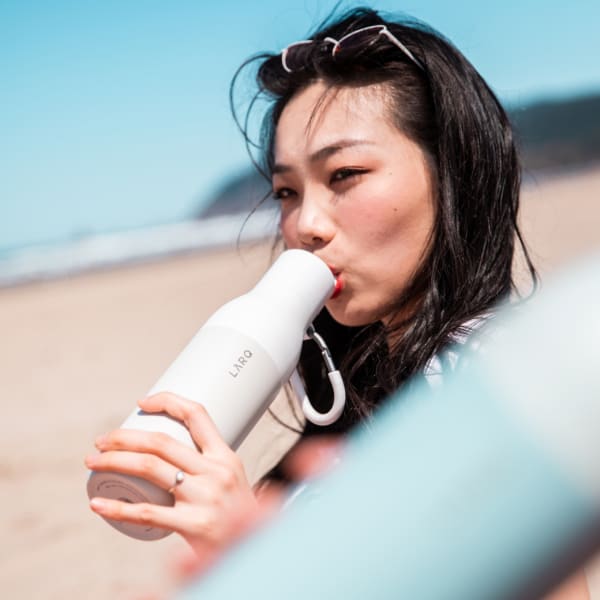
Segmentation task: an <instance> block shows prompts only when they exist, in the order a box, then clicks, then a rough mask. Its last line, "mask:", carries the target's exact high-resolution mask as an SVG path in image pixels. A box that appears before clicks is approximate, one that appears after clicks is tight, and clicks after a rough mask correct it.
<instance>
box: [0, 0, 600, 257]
mask: <svg viewBox="0 0 600 600" xmlns="http://www.w3.org/2000/svg"><path fill="white" fill-rule="evenodd" d="M334 4H335V3H334V2H331V1H320V2H319V1H317V0H292V1H287V2H285V1H282V0H265V1H260V0H254V1H253V2H247V1H242V0H237V1H229V2H228V1H222V2H218V3H213V2H210V3H209V2H201V1H200V0H194V1H192V0H188V1H184V0H172V1H170V2H167V1H166V0H164V1H162V2H159V1H158V0H143V1H142V0H139V1H133V0H121V1H117V0H103V1H100V0H96V1H92V0H87V1H84V0H80V1H75V0H71V1H66V0H55V1H53V2H49V1H45V2H43V1H29V2H28V1H18V0H0V106H2V110H1V111H0V249H2V248H9V247H14V246H20V245H23V244H29V243H36V242H42V241H51V240H60V239H65V238H68V237H70V236H73V235H82V234H85V233H89V232H101V231H110V230H115V229H127V228H131V227H142V226H147V225H152V224H158V223H164V222H173V221H177V220H179V219H183V218H186V217H188V216H189V215H191V214H193V213H194V212H195V211H196V210H197V207H198V206H199V204H200V203H201V202H202V201H204V200H206V199H207V198H209V197H210V195H211V194H212V193H214V192H215V190H216V189H218V188H219V186H220V185H221V184H222V182H223V181H224V179H225V178H226V177H227V176H228V175H229V174H231V173H232V172H235V171H236V170H239V169H241V168H243V167H245V166H246V165H247V164H248V160H247V157H246V154H245V149H244V146H243V143H242V140H241V137H240V135H239V134H238V133H237V131H236V129H235V127H234V125H233V121H232V119H231V116H230V113H229V106H228V88H229V82H230V79H231V77H232V75H233V73H234V71H235V69H236V68H237V66H238V65H239V64H240V63H241V62H242V61H243V60H244V59H245V58H246V57H248V56H249V55H250V54H253V53H255V52H257V51H259V50H270V51H273V50H279V49H281V48H282V47H283V46H285V45H287V44H288V43H289V42H291V41H294V40H297V39H302V38H304V37H305V34H306V33H307V32H308V31H309V30H310V29H311V28H312V26H313V25H314V24H315V23H318V22H319V21H320V20H321V19H322V18H323V17H324V16H326V15H327V14H328V12H329V10H330V9H331V7H332V6H333V5H334ZM341 5H342V6H343V7H349V6H354V5H355V3H352V2H343V3H341ZM371 6H373V7H374V8H377V9H381V10H386V11H399V10H401V11H403V12H405V13H408V14H410V15H412V16H415V17H417V18H420V19H422V20H424V21H426V22H428V23H429V24H430V25H433V26H434V27H436V28H437V29H439V30H440V31H442V32H443V33H444V34H445V35H447V36H448V37H449V38H450V39H452V40H453V41H454V42H455V44H456V45H457V46H458V47H459V48H460V49H461V50H462V51H463V52H464V53H465V54H466V55H467V57H469V58H470V59H471V61H472V62H473V63H474V64H475V66H476V67H477V68H478V69H479V70H480V71H481V73H482V74H483V75H484V77H485V78H486V79H487V80H488V82H489V83H490V84H491V86H492V87H493V88H494V89H495V90H496V92H497V93H498V94H499V96H500V97H501V98H502V99H503V100H506V101H510V102H513V103H518V102H526V101H529V100H531V99H533V98H540V97H544V96H547V95H551V96H556V95H560V96H568V95H572V94H578V93H583V92H586V91H590V90H593V91H598V90H600V67H599V66H598V63H597V60H598V57H599V56H600V36H598V33H597V30H598V25H599V24H600V2H598V1H597V0H578V1H577V0H575V1H573V2H570V3H566V2H558V1H556V0H521V1H516V0H505V1H504V2H495V3H487V2H482V1H481V0H479V1H475V0H463V1H461V0H455V1H454V2H447V1H442V0H408V1H406V2H404V3H400V2H389V1H380V2H377V1H376V2H374V3H372V4H371Z"/></svg>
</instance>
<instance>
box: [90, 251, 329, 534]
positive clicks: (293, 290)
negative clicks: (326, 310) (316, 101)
mask: <svg viewBox="0 0 600 600" xmlns="http://www.w3.org/2000/svg"><path fill="white" fill-rule="evenodd" d="M334 285H335V279H334V276H333V274H332V272H331V270H330V269H329V267H328V266H327V265H326V264H325V263H324V262H323V261H322V260H321V259H319V258H318V257H316V256H315V255H313V254H311V253H309V252H306V251H304V250H287V251H285V252H283V253H282V254H281V256H280V257H279V258H278V259H277V260H276V262H275V263H274V264H273V266H272V267H271V268H270V269H269V270H268V271H267V272H266V274H265V275H264V276H263V278H262V279H261V280H260V281H259V282H258V283H257V284H256V286H255V287H254V288H253V289H252V290H251V291H250V292H248V293H246V294H244V295H242V296H239V297H237V298H235V299H233V300H231V301H230V302H228V303H227V304H225V305H223V306H222V307H221V308H220V309H218V310H217V311H216V312H215V313H214V314H213V315H212V316H211V317H210V318H209V319H208V321H207V322H206V323H205V324H204V325H203V326H202V328H201V329H200V330H199V331H198V333H196V335H195V336H194V337H193V338H192V340H191V341H190V342H189V344H188V345H187V346H186V347H185V348H184V350H183V351H182V352H181V354H180V355H179V356H178V357H177V358H176V360H175V361H174V362H173V364H172V365H171V366H170V367H169V368H168V369H167V371H166V372H165V373H164V374H163V375H162V377H161V378H160V379H159V380H158V381H157V382H156V384H155V385H154V386H153V387H152V389H151V390H150V391H149V395H152V394H155V393H158V392H164V391H168V392H172V393H174V394H177V395H179V396H182V397H184V398H188V399H190V400H194V401H196V402H199V403H201V404H202V405H203V406H204V407H205V408H206V410H207V412H208V414H209V415H210V416H211V418H212V420H213V421H214V422H215V425H216V426H217V428H218V430H219V432H220V433H221V435H222V437H223V439H224V440H225V442H226V443H227V444H229V445H230V446H231V447H232V448H233V449H235V448H237V447H238V446H239V444H240V443H241V442H242V441H243V439H244V438H245V437H246V435H247V434H248V433H249V431H250V430H251V429H252V427H253V426H254V425H255V424H256V422H257V421H258V419H259V418H260V417H261V415H262V414H263V413H264V412H265V410H266V409H267V407H268V406H269V404H270V403H271V402H272V401H273V399H274V397H275V396H276V394H277V392H278V391H279V389H280V388H281V386H282V385H283V384H284V383H285V382H286V381H287V380H288V379H289V378H290V376H291V375H292V373H293V371H294V369H295V367H296V365H297V363H298V360H299V357H300V350H301V347H302V341H303V339H304V335H305V332H306V330H307V328H308V326H309V325H310V324H311V322H312V320H313V319H314V318H315V316H316V315H317V313H318V312H319V311H320V310H321V309H322V307H323V306H324V304H325V302H326V301H327V300H328V299H329V298H330V297H331V295H332V292H333V290H334ZM121 427H122V428H125V429H138V430H145V431H160V432H163V433H166V434H168V435H170V436H171V437H173V438H175V439H177V440H179V441H180V442H183V443H185V444H187V445H189V446H190V447H192V448H195V444H194V442H193V440H192V438H191V436H190V434H189V432H188V430H187V429H186V428H185V427H184V426H183V425H182V424H181V423H180V422H179V421H177V420H175V419H172V418H170V417H168V416H165V415H164V414H149V413H145V412H143V411H142V410H140V409H137V410H135V411H134V412H133V413H132V414H131V415H130V416H129V417H128V418H127V419H126V420H125V422H124V423H123V424H122V425H121ZM87 491H88V496H89V497H90V498H92V497H95V496H100V497H105V498H111V499H118V500H121V501H125V502H132V503H136V502H150V503H153V504H162V505H166V506H169V505H173V501H174V500H173V496H172V495H171V494H169V493H168V492H167V491H166V490H164V489H162V488H160V487H158V486H156V485H154V484H152V483H150V482H148V481H146V480H144V479H141V478H139V477H135V476H131V475H125V474H122V473H113V472H100V471H94V472H92V473H91V475H90V478H89V480H88V484H87ZM107 521H108V522H109V523H110V524H111V525H113V526H114V527H115V528H116V529H118V530H119V531H121V532H122V533H125V534H127V535H129V536H131V537H135V538H138V539H145V540H152V539H158V538H161V537H164V536H166V535H168V534H169V533H170V532H169V531H167V530H164V529H161V528H158V527H152V526H144V525H134V524H131V523H126V522H119V521H114V520H109V519H107Z"/></svg>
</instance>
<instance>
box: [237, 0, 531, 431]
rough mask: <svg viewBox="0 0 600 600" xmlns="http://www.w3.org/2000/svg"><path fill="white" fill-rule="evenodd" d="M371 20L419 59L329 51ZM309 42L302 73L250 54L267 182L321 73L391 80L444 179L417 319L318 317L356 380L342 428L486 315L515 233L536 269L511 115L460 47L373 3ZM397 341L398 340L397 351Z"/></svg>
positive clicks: (397, 118) (321, 399) (407, 125)
mask: <svg viewBox="0 0 600 600" xmlns="http://www.w3.org/2000/svg"><path fill="white" fill-rule="evenodd" d="M372 25H385V26H387V28H388V30H389V31H390V32H391V33H392V34H393V35H395V36H396V37H397V38H398V39H399V40H400V41H401V42H402V44H404V45H405V46H406V48H407V49H408V50H409V51H410V53H412V55H413V56H414V58H415V59H416V62H417V63H418V64H416V62H415V61H413V60H411V59H410V58H409V57H408V56H406V54H405V53H403V52H402V51H400V49H399V48H398V47H396V46H395V45H394V44H392V43H391V42H389V41H388V40H386V39H385V37H383V36H380V37H379V38H378V39H377V43H373V44H366V45H364V47H361V48H360V49H357V50H356V51H355V52H347V53H342V52H340V53H339V55H337V56H332V53H331V51H324V49H325V48H326V47H327V45H328V44H329V42H327V41H326V40H325V38H333V39H335V40H339V39H340V38H341V37H343V36H344V35H346V34H348V33H350V32H352V31H355V30H357V29H359V28H362V27H368V26H372ZM308 38H309V39H311V40H314V43H312V44H306V45H303V46H302V47H301V48H298V51H299V52H301V53H302V59H303V60H302V65H303V66H302V68H300V69H298V70H296V71H294V72H291V73H289V72H287V71H286V70H285V69H284V68H283V66H282V62H281V55H279V54H263V55H260V56H258V57H255V58H254V59H252V60H254V61H256V60H258V61H259V62H260V66H259V68H258V72H257V75H256V81H257V84H258V93H257V96H255V98H254V99H255V100H256V99H257V98H258V97H264V96H266V97H267V98H268V99H269V100H270V101H271V105H270V108H269V110H268V112H267V113H266V115H265V117H264V120H263V127H262V135H261V144H260V145H259V148H260V150H261V152H262V155H261V158H260V160H259V161H257V162H256V163H255V164H256V165H257V167H258V168H259V169H260V170H261V172H263V174H265V176H266V177H268V178H269V179H270V173H271V168H272V166H273V143H274V134H275V130H276V127H277V123H278V121H279V118H280V116H281V114H282V112H283V109H284V108H285V106H286V105H287V103H288V102H289V101H290V99H291V98H293V97H294V96H295V95H296V94H298V93H299V92H300V91H302V90H303V89H305V88H306V87H308V86H309V85H311V84H312V83H315V82H316V81H320V82H323V83H324V84H325V85H326V86H327V88H328V89H330V90H333V91H335V90H336V89H339V88H342V87H362V86H366V85H372V84H382V85H383V87H384V89H385V91H386V92H387V94H386V95H387V98H388V100H389V102H387V105H389V110H390V115H391V117H392V119H393V120H394V123H395V125H396V126H397V127H398V129H399V130H401V131H402V132H403V133H404V134H405V135H407V136H408V137H409V138H410V139H411V140H412V141H414V142H416V143H417V144H418V145H419V147H420V148H421V150H422V151H423V152H424V154H425V156H426V157H427V159H428V163H429V167H430V170H431V175H432V181H434V187H435V201H436V219H435V224H434V228H433V231H432V233H431V238H430V241H429V246H428V250H427V252H426V254H425V256H424V257H423V259H422V261H421V264H420V265H419V268H418V269H417V271H416V272H415V274H414V276H413V278H412V280H411V281H410V283H409V284H408V286H407V287H406V289H405V290H404V293H403V294H402V296H401V297H400V298H398V299H397V304H396V309H397V311H398V314H399V315H400V314H402V315H407V314H408V315H409V316H406V317H404V318H403V319H402V320H401V322H399V323H397V325H395V331H394V332H393V333H394V335H393V336H390V331H389V330H386V329H385V328H384V327H383V325H381V324H380V323H375V324H372V325H369V326H366V327H361V328H349V327H344V326H342V325H340V324H338V323H336V322H335V321H334V320H333V319H332V318H331V317H330V316H329V314H328V313H327V311H323V312H322V313H321V314H320V315H319V317H318V318H317V321H316V327H317V329H318V330H319V331H320V333H321V334H322V335H323V337H325V339H326V340H327V341H328V343H329V344H330V349H331V350H332V354H333V356H334V359H336V360H337V361H338V362H341V369H342V373H343V375H344V378H345V381H346V384H347V385H348V387H349V389H348V391H349V406H348V410H347V411H345V413H344V415H343V417H342V419H341V420H340V422H338V423H337V424H335V425H334V426H331V427H329V428H325V431H329V432H331V431H332V430H333V431H345V430H346V429H348V428H349V427H351V426H352V425H354V424H355V423H357V422H360V421H362V420H364V419H365V418H366V417H367V416H368V415H369V414H370V413H371V412H372V411H373V410H374V408H375V407H376V406H377V405H378V404H379V403H380V402H381V400H382V399H383V398H385V397H386V396H387V395H389V394H390V393H392V392H393V391H394V390H396V389H397V388H398V387H400V386H402V385H403V384H404V383H405V382H406V381H407V380H408V379H409V378H411V377H412V376H413V375H415V374H417V373H420V372H422V371H423V369H424V367H425V365H426V364H427V362H428V361H429V360H430V359H431V357H432V356H433V355H434V354H436V353H437V352H439V351H440V350H441V349H442V348H443V347H444V346H446V345H447V344H448V343H450V342H451V340H452V337H451V336H452V334H453V333H455V332H456V331H457V330H458V329H460V328H461V326H462V325H463V324H464V323H465V322H466V321H468V320H469V319H472V318H474V317H476V316H479V315H482V314H485V313H487V312H489V311H490V310H492V309H493V307H494V306H495V305H496V304H497V303H498V302H499V301H500V300H502V299H504V298H506V297H507V296H508V295H509V294H510V292H511V291H512V290H514V289H515V285H514V282H513V278H512V264H513V254H514V249H515V241H518V243H519V244H520V245H521V247H522V251H523V253H524V257H525V261H526V263H527V266H528V268H529V272H530V274H531V277H532V281H533V283H534V287H535V283H536V281H537V276H536V273H535V269H534V267H533V265H532V263H531V260H530V259H529V256H528V253H527V250H526V248H525V245H524V243H523V239H522V237H521V234H520V232H519V228H518V225H517V211H518V207H519V192H520V165H519V160H518V156H517V150H516V147H515V142H514V139H513V133H512V128H511V125H510V122H509V119H508V117H507V114H506V112H505V111H504V109H503V107H502V105H501V104H500V102H499V101H498V99H497V98H496V96H495V95H494V93H493V92H492V90H491V89H490V88H489V86H488V85H487V84H486V83H485V81H484V80H483V78H482V77H481V76H480V75H479V73H478V72H477V71H476V70H475V68H474V67H473V66H472V65H471V64H470V62H469V61H467V59H466V58H465V57H464V56H463V55H462V54H461V53H460V52H459V50H457V49H456V48H455V47H454V45H453V44H452V43H451V42H449V41H448V40H447V39H446V38H444V37H443V36H442V35H441V34H439V33H438V32H436V31H435V30H433V29H431V28H430V27H428V26H426V25H425V24H423V23H420V22H417V21H414V20H410V21H409V20H406V19H404V20H386V19H384V18H383V17H382V16H380V14H379V13H377V12H375V11H373V10H370V9H367V8H358V9H354V10H351V11H350V12H348V13H346V14H344V15H343V16H341V17H340V18H338V19H335V20H333V21H332V20H329V23H326V24H324V25H322V26H320V27H319V28H318V30H317V31H316V32H314V33H313V34H312V35H310V36H308ZM329 48H330V45H329ZM242 68H244V65H243V66H242ZM238 74H239V71H238ZM236 77H237V75H236ZM235 81H236V79H235V78H234V82H233V84H232V90H233V86H234V84H235ZM232 93H233V91H232ZM252 104H254V101H253V102H252ZM232 106H233V104H232ZM251 108H252V107H251ZM234 116H235V111H234ZM236 121H237V122H238V124H239V120H238V119H237V118H236ZM247 124H248V114H247V115H246V121H245V124H244V125H242V126H241V128H242V131H243V132H244V134H245V135H246V140H247V142H248V143H250V142H249V137H248V133H247ZM407 309H410V310H409V311H408V312H407ZM389 339H395V340H396V342H395V343H394V344H393V345H392V346H391V347H389V346H388V342H387V340H389ZM349 349H350V350H349ZM301 366H302V371H303V375H304V378H305V381H306V384H307V389H308V392H309V396H310V397H311V399H312V401H313V404H315V405H316V406H317V407H320V408H321V409H322V410H325V409H326V408H327V405H328V402H329V400H328V395H329V391H328V389H327V383H326V380H325V379H324V378H323V376H322V373H321V367H320V366H319V362H318V358H317V357H316V356H315V355H314V353H311V352H310V351H309V349H308V348H307V349H306V350H305V351H304V352H303V355H302V360H301ZM308 430H310V431H312V430H313V428H311V427H310V426H309V427H308Z"/></svg>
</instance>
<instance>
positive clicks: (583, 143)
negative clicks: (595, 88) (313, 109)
mask: <svg viewBox="0 0 600 600" xmlns="http://www.w3.org/2000/svg"><path fill="white" fill-rule="evenodd" d="M509 113H510V116H511V119H512V122H513V124H514V127H515V130H516V132H517V137H518V139H519V141H520V146H521V152H522V158H523V163H524V167H525V169H526V170H527V171H529V172H532V171H539V170H551V169H552V170H563V169H572V168H577V167H583V166H586V165H589V164H594V163H600V94H596V95H589V96H584V97H579V98H573V99H569V100H561V101H546V102H539V103H536V104H532V105H530V106H525V107H523V108H513V109H510V110H509Z"/></svg>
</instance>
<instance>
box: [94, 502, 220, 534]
mask: <svg viewBox="0 0 600 600" xmlns="http://www.w3.org/2000/svg"><path fill="white" fill-rule="evenodd" d="M90 508H91V509H92V510H93V511H94V512H95V513H97V514H99V515H101V516H102V517H105V518H107V519H114V520H115V521H126V522H128V523H133V524H136V525H144V526H146V527H160V528H162V529H167V530H169V531H176V532H178V533H181V534H182V535H184V537H189V536H200V537H201V538H203V539H205V540H206V542H209V541H210V540H211V539H212V537H213V532H212V529H213V528H214V527H215V524H214V523H212V522H211V521H210V519H208V518H206V516H205V515H204V512H203V511H202V510H201V509H199V508H198V506H195V505H194V506H191V505H185V508H183V509H182V508H181V507H178V508H173V507H172V506H161V505H159V504H149V503H147V502H137V503H129V502H121V501H119V500H112V499H109V498H100V497H95V498H92V499H91V500H90Z"/></svg>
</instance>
